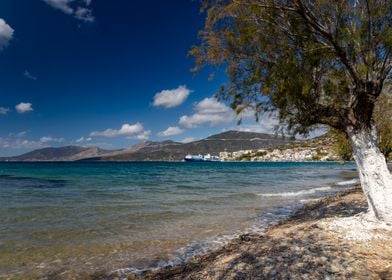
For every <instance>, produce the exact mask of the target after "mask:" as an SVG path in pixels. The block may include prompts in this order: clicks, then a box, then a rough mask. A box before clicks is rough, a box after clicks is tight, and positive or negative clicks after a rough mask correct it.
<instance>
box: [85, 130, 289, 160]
mask: <svg viewBox="0 0 392 280" xmlns="http://www.w3.org/2000/svg"><path fill="white" fill-rule="evenodd" d="M290 142H291V141H290V140H289V139H286V138H282V137H276V136H275V135H270V134H263V133H253V132H241V131H228V132H223V133H220V134H217V135H213V136H210V137H208V138H205V139H202V140H199V141H194V142H191V143H186V144H182V143H177V142H172V141H165V142H149V143H147V145H146V146H144V147H139V148H138V149H137V150H132V148H131V151H130V149H127V150H124V151H123V152H122V153H119V154H116V155H109V156H102V157H97V158H93V159H89V160H103V161H140V160H146V161H154V160H158V161H159V160H167V161H169V160H182V159H183V158H184V156H185V155H187V154H213V155H217V154H219V152H222V151H228V152H233V151H238V150H249V149H261V148H274V147H278V146H281V145H284V144H288V143H290Z"/></svg>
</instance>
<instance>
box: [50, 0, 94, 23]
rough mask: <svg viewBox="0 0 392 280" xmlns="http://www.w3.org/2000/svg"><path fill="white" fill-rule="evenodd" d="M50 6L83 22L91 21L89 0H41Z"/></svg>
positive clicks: (92, 17) (91, 13) (91, 14)
mask: <svg viewBox="0 0 392 280" xmlns="http://www.w3.org/2000/svg"><path fill="white" fill-rule="evenodd" d="M42 1H44V2H45V3H47V4H48V5H50V6H51V7H53V8H55V9H57V10H60V11H62V12H63V13H65V14H67V15H71V16H73V17H75V18H77V19H79V20H82V21H85V22H93V21H94V16H93V12H92V10H91V9H90V8H89V6H90V4H91V0H42Z"/></svg>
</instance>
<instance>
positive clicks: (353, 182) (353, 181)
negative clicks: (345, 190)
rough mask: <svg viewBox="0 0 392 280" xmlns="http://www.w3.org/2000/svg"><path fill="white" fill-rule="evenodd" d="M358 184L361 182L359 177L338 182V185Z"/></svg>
mask: <svg viewBox="0 0 392 280" xmlns="http://www.w3.org/2000/svg"><path fill="white" fill-rule="evenodd" d="M356 184H359V180H358V179H351V180H347V181H342V182H339V183H336V185H337V186H350V185H356Z"/></svg>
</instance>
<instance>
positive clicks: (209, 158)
mask: <svg viewBox="0 0 392 280" xmlns="http://www.w3.org/2000/svg"><path fill="white" fill-rule="evenodd" d="M184 160H185V161H189V162H220V161H222V160H221V159H220V157H218V156H212V155H210V154H207V155H204V156H203V155H186V156H185V157H184Z"/></svg>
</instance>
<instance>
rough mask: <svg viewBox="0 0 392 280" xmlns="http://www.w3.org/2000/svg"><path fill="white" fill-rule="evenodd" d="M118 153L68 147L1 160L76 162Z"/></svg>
mask: <svg viewBox="0 0 392 280" xmlns="http://www.w3.org/2000/svg"><path fill="white" fill-rule="evenodd" d="M115 152H117V151H108V150H102V149H100V148H98V147H79V146H66V147H59V148H43V149H39V150H35V151H32V152H29V153H26V154H23V155H20V156H16V157H4V158H0V160H1V161H75V160H80V159H83V158H90V157H96V156H102V155H107V154H113V153H115Z"/></svg>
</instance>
